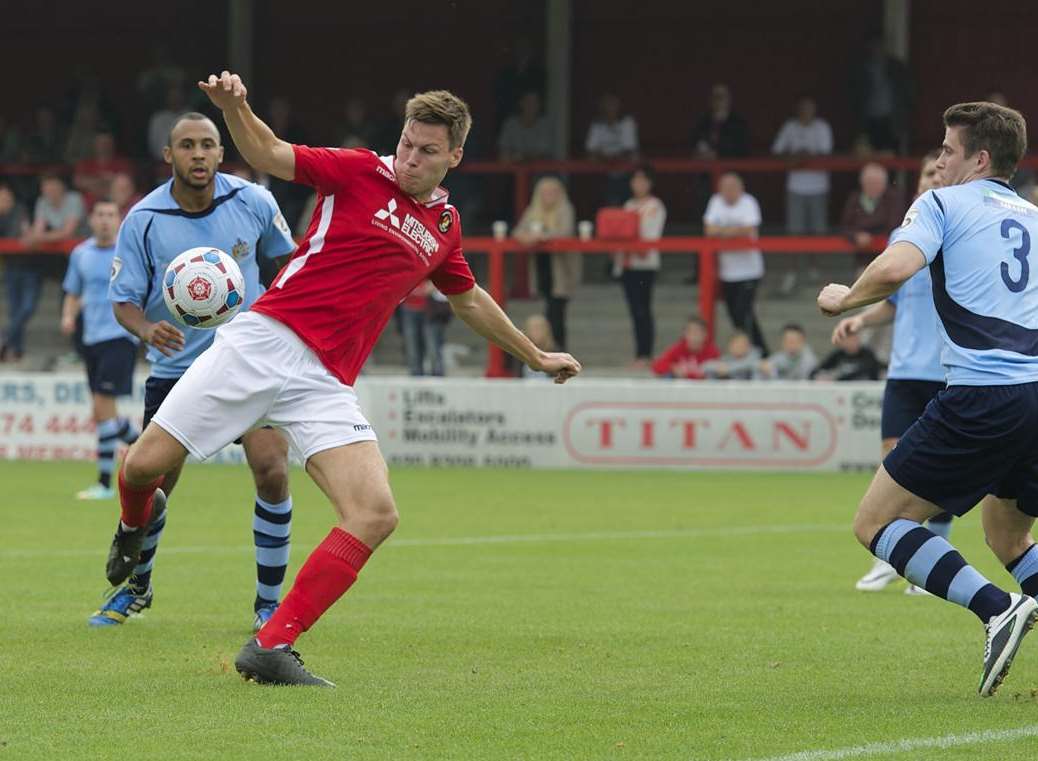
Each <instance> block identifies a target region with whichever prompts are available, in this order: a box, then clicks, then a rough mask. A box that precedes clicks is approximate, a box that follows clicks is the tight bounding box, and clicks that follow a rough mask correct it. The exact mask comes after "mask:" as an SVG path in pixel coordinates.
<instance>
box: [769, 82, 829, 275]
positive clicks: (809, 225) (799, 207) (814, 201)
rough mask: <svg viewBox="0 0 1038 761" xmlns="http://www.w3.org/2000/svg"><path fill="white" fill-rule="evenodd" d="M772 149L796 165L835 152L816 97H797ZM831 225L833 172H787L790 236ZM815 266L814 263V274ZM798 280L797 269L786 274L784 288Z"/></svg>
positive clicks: (822, 230)
mask: <svg viewBox="0 0 1038 761" xmlns="http://www.w3.org/2000/svg"><path fill="white" fill-rule="evenodd" d="M771 152H772V153H774V154H776V155H779V156H788V157H789V160H790V163H791V165H794V166H795V165H796V164H797V163H798V162H800V161H803V160H804V159H807V158H811V157H812V156H825V155H828V154H830V153H832V152H833V131H832V129H831V128H830V127H829V122H827V121H826V120H825V119H821V118H819V117H818V116H817V107H816V106H815V101H814V99H813V98H811V97H810V96H808V95H804V96H802V97H801V98H800V99H799V100H797V105H796V116H795V117H794V118H792V119H789V120H788V121H786V123H785V124H783V125H782V129H780V130H779V133H778V135H776V136H775V142H774V143H773V144H772V146H771ZM828 228H829V173H828V172H826V171H824V170H818V169H793V170H792V171H790V173H789V174H788V175H786V232H787V233H789V234H790V235H824V234H825V233H826V232H827V231H828ZM797 258H798V259H801V258H802V257H797ZM814 269H815V268H814V267H813V266H812V267H811V270H812V272H811V274H812V275H814V274H815V273H814ZM796 280H797V273H796V270H791V271H790V272H789V273H788V274H787V275H786V278H785V280H784V282H783V286H782V291H783V292H784V293H787V294H789V293H792V291H793V289H794V288H795V287H796Z"/></svg>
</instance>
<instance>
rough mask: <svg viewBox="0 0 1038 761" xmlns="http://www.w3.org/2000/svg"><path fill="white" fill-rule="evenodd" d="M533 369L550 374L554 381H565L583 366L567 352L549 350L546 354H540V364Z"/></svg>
mask: <svg viewBox="0 0 1038 761" xmlns="http://www.w3.org/2000/svg"><path fill="white" fill-rule="evenodd" d="M533 369H534V370H540V371H541V372H544V373H547V374H548V375H550V376H552V378H554V379H555V382H556V383H565V382H566V381H568V380H569V379H570V378H572V377H573V376H575V375H577V374H578V373H579V372H580V371H581V370H582V369H583V368H582V367H581V365H580V363H579V362H577V360H575V359H574V358H573V357H572V356H570V355H569V354H565V353H563V352H549V353H548V354H544V355H542V356H541V360H540V365H539V366H538V367H534V368H533Z"/></svg>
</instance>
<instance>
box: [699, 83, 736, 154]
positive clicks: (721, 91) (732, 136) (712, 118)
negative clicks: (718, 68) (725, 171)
mask: <svg viewBox="0 0 1038 761" xmlns="http://www.w3.org/2000/svg"><path fill="white" fill-rule="evenodd" d="M692 151H693V152H694V153H695V155H696V157H697V158H702V159H716V158H739V157H741V156H748V155H749V153H750V130H749V127H748V126H747V124H746V120H745V119H744V118H743V117H742V116H740V115H739V114H737V113H735V112H734V111H732V93H731V90H729V89H728V85H725V84H716V85H714V86H713V87H712V88H711V89H710V103H709V105H708V109H707V112H706V113H705V114H703V115H702V116H701V117H700V118H699V121H698V122H696V125H695V127H693V129H692Z"/></svg>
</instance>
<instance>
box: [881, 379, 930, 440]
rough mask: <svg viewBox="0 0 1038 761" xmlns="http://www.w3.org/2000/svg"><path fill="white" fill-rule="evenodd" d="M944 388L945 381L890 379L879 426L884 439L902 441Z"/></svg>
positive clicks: (885, 390) (885, 392) (884, 396)
mask: <svg viewBox="0 0 1038 761" xmlns="http://www.w3.org/2000/svg"><path fill="white" fill-rule="evenodd" d="M943 388H944V382H943V381H922V380H897V379H893V380H892V379H889V378H888V379H887V386H886V388H885V389H883V414H882V415H881V416H880V424H879V429H880V434H881V435H882V436H883V438H884V439H900V438H901V437H902V436H903V435H904V433H905V431H907V430H908V429H909V428H911V427H912V423H914V422H915V421H916V420H918V419H919V416H920V415H922V414H923V410H925V409H926V405H928V404H929V403H930V400H931V399H933V398H934V397H935V396H937V394H938V392H940V391H941V389H943Z"/></svg>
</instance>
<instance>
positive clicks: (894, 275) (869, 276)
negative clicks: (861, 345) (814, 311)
mask: <svg viewBox="0 0 1038 761" xmlns="http://www.w3.org/2000/svg"><path fill="white" fill-rule="evenodd" d="M926 264H927V262H926V257H925V256H924V255H923V252H922V251H920V250H919V249H918V248H916V246H915V245H914V244H912V243H907V242H905V241H898V242H897V243H893V244H891V245H889V246H887V248H886V250H885V251H884V252H883V253H882V254H880V255H879V256H877V257H876V258H875V259H873V260H872V261H871V262H870V263H869V266H868V267H866V268H865V271H864V272H862V273H861V277H859V278H858V279H857V281H855V283H854V285H853V286H851V287H850V288H848V287H847V286H845V285H838V284H835V283H830V284H829V285H827V286H826V287H825V288H823V289H822V292H821V293H819V294H818V308H819V309H821V310H822V312H823V314H826V315H828V316H830V317H835V316H836V315H839V314H843V313H844V312H846V311H848V310H851V309H857V308H858V307H863V306H868V305H869V304H875V303H876V302H877V301H880V300H882V299H885V298H887V297H888V296H890V295H891V294H892V293H894V291H896V290H897V289H898V288H900V287H901V284H902V283H904V282H905V281H906V280H908V278H910V277H912V275H914V274H915V273H917V272H918V271H919V270H921V269H922V268H923V267H925V266H926Z"/></svg>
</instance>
